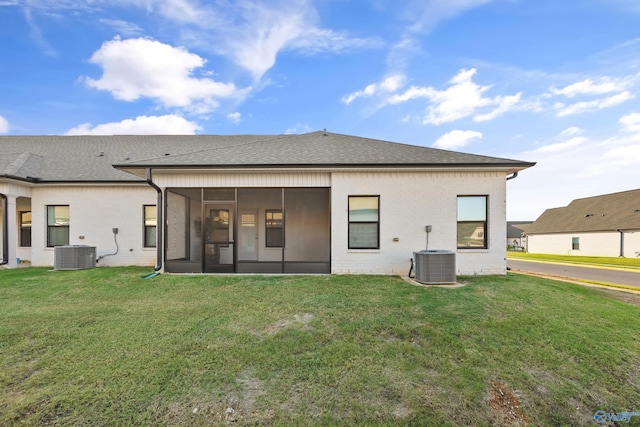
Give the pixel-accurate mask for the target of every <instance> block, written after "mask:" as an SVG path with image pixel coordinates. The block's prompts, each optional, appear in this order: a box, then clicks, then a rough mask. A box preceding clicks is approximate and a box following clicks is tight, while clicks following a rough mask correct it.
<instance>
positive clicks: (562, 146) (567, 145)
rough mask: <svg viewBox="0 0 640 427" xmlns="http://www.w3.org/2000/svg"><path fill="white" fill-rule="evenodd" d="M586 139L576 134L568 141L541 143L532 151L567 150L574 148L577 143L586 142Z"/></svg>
mask: <svg viewBox="0 0 640 427" xmlns="http://www.w3.org/2000/svg"><path fill="white" fill-rule="evenodd" d="M587 141H588V139H587V138H585V137H583V136H576V137H573V138H571V139H569V140H568V141H564V142H558V143H555V144H549V145H543V146H542V147H540V148H538V149H536V150H534V151H533V152H532V153H535V154H537V153H557V152H559V151H566V150H569V149H571V148H575V147H577V146H579V145H582V144H584V143H585V142H587Z"/></svg>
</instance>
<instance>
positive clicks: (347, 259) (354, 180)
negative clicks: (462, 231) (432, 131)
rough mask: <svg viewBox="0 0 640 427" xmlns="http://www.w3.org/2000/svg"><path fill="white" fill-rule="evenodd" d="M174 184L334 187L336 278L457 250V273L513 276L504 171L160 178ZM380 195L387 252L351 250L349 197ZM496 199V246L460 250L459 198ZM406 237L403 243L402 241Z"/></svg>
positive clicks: (396, 270)
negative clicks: (427, 252)
mask: <svg viewBox="0 0 640 427" xmlns="http://www.w3.org/2000/svg"><path fill="white" fill-rule="evenodd" d="M154 182H155V183H156V184H157V185H158V186H160V187H161V188H163V189H164V188H167V187H169V188H171V187H331V268H332V273H334V274H400V275H406V274H407V273H408V272H409V268H410V258H411V257H412V256H413V251H418V250H422V249H425V247H426V238H427V235H426V232H425V225H431V226H432V227H433V229H432V232H431V233H430V234H429V249H447V250H451V251H454V252H456V268H457V274H460V275H473V274H505V271H506V261H505V256H506V248H505V245H504V242H505V239H506V227H505V224H506V185H505V175H504V173H499V172H403V171H397V172H396V171H392V172H380V171H375V172H360V171H350V172H347V171H344V172H343V171H333V172H331V173H329V172H300V173H276V172H273V173H267V174H263V173H261V174H248V173H245V174H243V173H219V172H218V173H209V174H175V175H174V174H162V173H155V174H154ZM350 195H351V196H358V195H369V196H370V195H379V196H380V249H377V250H349V249H348V241H347V240H348V231H347V230H348V196H350ZM458 195H488V196H489V198H488V204H489V206H488V221H487V223H488V233H489V237H488V249H461V250H458V249H456V245H457V240H456V237H457V235H456V234H457V196H458ZM396 237H397V238H398V241H397V242H395V241H394V238H396Z"/></svg>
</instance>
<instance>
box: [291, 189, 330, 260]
mask: <svg viewBox="0 0 640 427" xmlns="http://www.w3.org/2000/svg"><path fill="white" fill-rule="evenodd" d="M284 200H285V235H286V245H285V252H284V257H285V262H298V263H300V262H302V263H326V266H327V268H328V266H329V264H328V263H329V262H330V246H331V244H330V234H331V231H330V220H329V218H330V207H329V189H328V188H287V189H285V197H284Z"/></svg>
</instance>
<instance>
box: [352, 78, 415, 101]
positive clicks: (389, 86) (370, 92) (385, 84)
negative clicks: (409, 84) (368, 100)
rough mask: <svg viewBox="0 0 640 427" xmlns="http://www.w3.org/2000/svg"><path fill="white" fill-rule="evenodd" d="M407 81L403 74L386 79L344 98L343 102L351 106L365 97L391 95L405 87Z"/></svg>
mask: <svg viewBox="0 0 640 427" xmlns="http://www.w3.org/2000/svg"><path fill="white" fill-rule="evenodd" d="M405 81H406V77H405V76H404V75H401V74H394V75H391V76H389V77H387V78H385V79H384V80H383V81H381V82H380V83H372V84H370V85H368V86H366V87H365V88H364V89H362V90H358V91H356V92H352V93H350V94H347V95H345V96H343V97H342V99H341V101H342V102H343V103H344V104H347V105H349V104H351V103H352V102H353V101H354V100H356V99H358V98H363V97H371V96H374V95H378V94H380V93H390V92H395V91H397V90H398V89H400V88H401V87H402V86H404V84H405Z"/></svg>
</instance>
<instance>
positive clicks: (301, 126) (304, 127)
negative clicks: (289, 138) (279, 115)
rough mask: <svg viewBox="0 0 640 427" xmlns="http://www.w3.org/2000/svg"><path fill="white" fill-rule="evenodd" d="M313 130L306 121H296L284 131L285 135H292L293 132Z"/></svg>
mask: <svg viewBox="0 0 640 427" xmlns="http://www.w3.org/2000/svg"><path fill="white" fill-rule="evenodd" d="M311 131H313V129H311V126H309V125H308V124H306V123H296V125H295V126H292V127H290V128H287V130H285V131H284V133H285V135H293V134H300V133H308V132H311Z"/></svg>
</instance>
